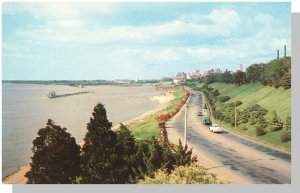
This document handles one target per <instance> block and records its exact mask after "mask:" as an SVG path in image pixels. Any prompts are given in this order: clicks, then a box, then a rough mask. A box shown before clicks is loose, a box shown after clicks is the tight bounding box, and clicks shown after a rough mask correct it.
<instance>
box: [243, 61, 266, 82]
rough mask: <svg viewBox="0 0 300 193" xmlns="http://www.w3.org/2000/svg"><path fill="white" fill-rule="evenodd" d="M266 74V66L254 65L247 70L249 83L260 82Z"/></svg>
mask: <svg viewBox="0 0 300 193" xmlns="http://www.w3.org/2000/svg"><path fill="white" fill-rule="evenodd" d="M263 72H264V64H252V65H251V66H249V67H248V68H247V70H246V75H247V79H248V81H249V82H257V81H260V79H261V76H262V73H263Z"/></svg>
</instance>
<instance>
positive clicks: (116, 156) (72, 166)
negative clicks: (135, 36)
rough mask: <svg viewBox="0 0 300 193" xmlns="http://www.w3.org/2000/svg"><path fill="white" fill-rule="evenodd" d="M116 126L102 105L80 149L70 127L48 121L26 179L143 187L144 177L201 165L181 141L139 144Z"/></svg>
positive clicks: (44, 182) (36, 145)
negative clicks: (174, 143) (168, 144)
mask: <svg viewBox="0 0 300 193" xmlns="http://www.w3.org/2000/svg"><path fill="white" fill-rule="evenodd" d="M111 127H112V123H111V122H109V121H108V119H107V116H106V110H105V108H104V106H103V104H101V103H99V104H97V105H96V106H95V108H94V112H93V113H92V117H91V118H90V122H89V123H88V124H87V133H86V135H85V138H84V145H83V147H82V148H81V147H80V146H79V145H78V144H77V143H76V140H75V138H74V137H72V136H71V134H70V133H68V132H67V129H66V128H62V127H61V126H59V125H56V124H55V123H54V122H53V121H52V120H50V119H49V120H48V122H47V125H46V127H45V128H42V129H40V130H39V131H38V136H37V137H36V139H34V140H33V148H32V151H33V156H32V157H31V160H32V161H31V163H30V166H31V169H30V171H28V172H27V173H26V174H25V176H26V177H27V178H28V182H27V183H28V184H71V183H76V184H126V183H138V182H143V179H144V178H145V177H147V179H148V178H151V177H155V175H156V172H158V171H164V172H166V175H169V174H170V175H171V174H172V173H174V172H175V170H174V169H175V168H178V167H180V166H183V167H185V166H189V165H191V164H193V163H195V162H196V161H197V158H196V157H192V149H190V150H188V147H187V146H183V145H182V144H181V142H180V141H179V145H177V146H174V147H173V148H170V147H168V146H167V145H166V144H165V143H161V142H160V141H158V140H157V139H156V138H154V137H153V138H151V139H147V140H136V139H135V138H134V136H132V135H131V133H130V131H129V130H128V129H127V128H126V126H124V125H122V124H121V126H120V128H119V129H117V130H116V131H113V130H111ZM173 171H174V172H173ZM202 176H203V175H202ZM204 177H205V176H204ZM181 178H182V176H181ZM187 178H188V176H187ZM141 180H142V181H141ZM210 180H211V178H210ZM216 182H217V181H216ZM199 183H200V182H199Z"/></svg>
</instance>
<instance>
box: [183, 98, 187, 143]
mask: <svg viewBox="0 0 300 193" xmlns="http://www.w3.org/2000/svg"><path fill="white" fill-rule="evenodd" d="M184 107H185V116H184V136H183V144H184V146H185V145H186V129H187V108H188V105H187V104H186V103H185V104H184Z"/></svg>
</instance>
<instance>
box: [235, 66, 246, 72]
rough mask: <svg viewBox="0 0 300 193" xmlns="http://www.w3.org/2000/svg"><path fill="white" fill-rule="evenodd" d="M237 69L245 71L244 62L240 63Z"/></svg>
mask: <svg viewBox="0 0 300 193" xmlns="http://www.w3.org/2000/svg"><path fill="white" fill-rule="evenodd" d="M237 71H241V72H244V68H243V64H239V66H238V69H237Z"/></svg>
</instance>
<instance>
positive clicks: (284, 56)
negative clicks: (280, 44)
mask: <svg viewBox="0 0 300 193" xmlns="http://www.w3.org/2000/svg"><path fill="white" fill-rule="evenodd" d="M284 57H286V45H284Z"/></svg>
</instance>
